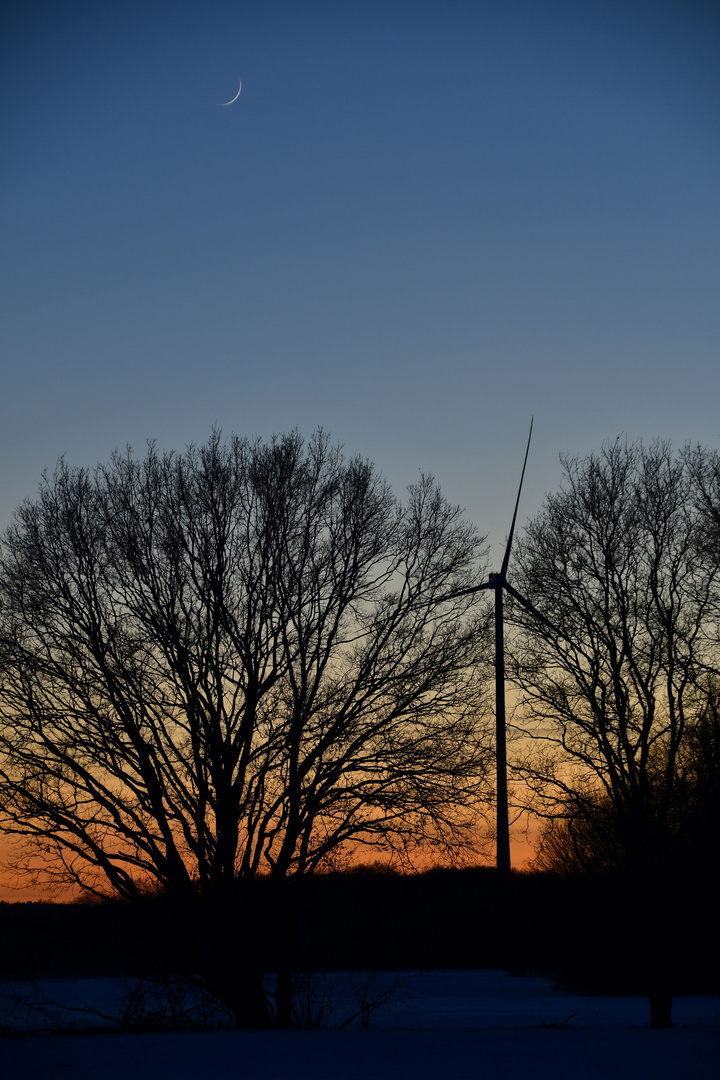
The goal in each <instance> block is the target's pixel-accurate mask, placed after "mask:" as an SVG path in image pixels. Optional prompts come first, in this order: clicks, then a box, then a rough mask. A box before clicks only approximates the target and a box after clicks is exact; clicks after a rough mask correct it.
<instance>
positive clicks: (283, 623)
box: [0, 433, 488, 1025]
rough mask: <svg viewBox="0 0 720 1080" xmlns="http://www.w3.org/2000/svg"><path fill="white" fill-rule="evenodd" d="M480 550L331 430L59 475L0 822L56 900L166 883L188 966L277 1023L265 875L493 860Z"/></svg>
mask: <svg viewBox="0 0 720 1080" xmlns="http://www.w3.org/2000/svg"><path fill="white" fill-rule="evenodd" d="M482 555H483V550H482V538H480V537H478V535H477V533H476V531H475V530H474V528H473V527H472V526H470V525H469V524H466V523H465V522H463V521H462V520H461V516H460V511H459V510H458V508H456V507H453V506H450V505H449V504H448V503H447V502H446V501H445V500H444V499H443V497H442V496H441V494H440V492H439V490H438V488H437V487H436V485H435V484H434V482H433V481H432V480H431V479H427V478H423V479H421V480H420V482H419V483H418V484H417V485H416V486H414V487H413V488H411V489H410V491H409V498H408V501H407V503H406V504H405V505H400V504H399V503H398V502H397V500H396V499H395V498H394V496H393V495H392V493H391V491H390V490H389V488H388V486H387V485H386V484H385V483H384V482H383V480H382V479H381V478H380V477H379V476H378V474H377V473H376V471H375V470H374V468H373V466H372V465H371V464H369V463H368V462H366V461H363V460H360V459H353V460H350V461H345V460H344V458H343V456H342V454H341V453H340V450H339V449H338V448H336V447H333V446H331V445H330V443H329V441H328V439H327V437H326V436H325V435H324V434H322V433H318V434H316V435H315V436H314V437H313V438H312V439H311V440H310V442H309V443H308V444H304V443H303V440H302V439H301V438H300V437H299V436H298V435H297V434H291V435H288V436H283V437H279V438H276V439H274V440H272V441H271V442H270V443H263V442H261V441H255V442H248V441H246V440H242V439H238V438H233V439H231V440H229V441H227V442H224V441H223V440H222V439H221V438H220V436H219V435H218V434H215V435H213V437H212V438H211V439H210V440H209V442H208V443H207V444H205V445H204V446H202V447H199V448H196V447H191V448H189V449H188V450H187V451H186V452H184V453H182V454H165V455H161V454H159V453H158V452H157V451H156V450H155V449H154V447H152V446H150V448H149V449H148V453H147V455H146V456H145V458H144V459H142V460H139V459H136V458H135V457H134V456H133V455H132V453H130V452H129V451H128V452H127V453H126V454H125V455H115V456H114V457H113V459H112V460H111V462H110V463H109V464H108V465H101V466H98V467H97V468H96V469H95V470H87V469H78V468H70V467H69V466H67V465H66V464H65V463H63V462H61V463H60V465H59V466H58V468H57V470H56V471H55V473H54V475H52V476H46V477H45V478H44V479H43V482H42V484H41V487H40V492H39V497H38V498H37V499H36V500H35V501H34V502H26V503H25V504H23V505H22V506H21V507H20V508H19V510H18V511H17V512H16V516H15V520H14V524H13V525H12V526H11V528H10V529H9V530H8V532H7V533H6V535H5V538H4V541H3V546H2V560H1V562H0V605H1V606H0V650H1V653H2V655H1V661H2V678H1V685H0V812H1V819H2V827H3V828H4V829H5V830H6V831H8V832H9V833H11V834H14V835H15V837H16V838H17V840H18V842H19V843H21V845H22V848H23V851H24V852H25V855H26V857H27V858H26V866H27V867H29V868H31V869H32V870H33V872H34V873H35V874H36V876H37V877H38V879H39V880H41V881H46V882H47V881H53V880H54V881H60V882H62V883H73V884H74V885H76V886H80V887H81V888H82V889H84V890H86V891H90V892H96V893H98V894H100V895H105V894H107V893H108V892H111V893H115V894H118V895H120V896H123V897H126V898H129V899H138V898H140V897H141V896H142V894H143V892H144V891H146V890H148V889H151V888H154V889H160V890H162V891H163V893H164V894H166V895H167V897H169V898H170V899H171V900H172V902H173V904H174V905H175V908H174V909H175V910H176V911H178V912H180V913H181V914H180V915H179V916H178V918H179V921H180V924H181V925H182V935H183V936H185V937H186V938H187V941H186V944H187V955H188V959H187V964H188V967H189V968H192V969H193V970H195V971H200V972H201V974H202V976H203V978H204V981H205V983H206V985H207V987H208V988H209V989H210V990H211V991H212V992H213V993H215V994H216V995H217V996H219V997H220V998H221V999H222V1000H223V1001H224V1003H225V1004H227V1005H228V1006H229V1007H230V1008H231V1009H232V1010H233V1012H234V1013H235V1015H236V1017H237V1021H238V1023H239V1024H246V1025H260V1024H264V1023H267V1022H268V1020H269V1016H268V1012H267V1007H266V1004H265V999H264V996H263V993H262V975H263V970H264V965H265V960H266V953H267V941H266V938H267V936H268V935H271V934H275V933H277V932H278V931H277V927H275V926H273V925H270V926H269V927H268V919H269V918H270V917H271V915H272V905H270V908H268V905H267V889H265V891H264V892H263V891H262V889H261V890H260V892H261V893H262V895H261V896H260V895H259V893H258V889H257V888H255V887H253V886H254V883H257V882H258V881H260V882H261V884H262V883H265V884H267V882H268V881H270V882H272V881H283V880H285V879H287V878H288V877H292V876H302V875H305V874H308V873H311V872H313V871H314V870H316V869H318V868H322V867H323V866H325V865H328V863H329V862H330V861H331V860H332V858H333V856H335V855H337V853H338V852H342V851H347V850H348V849H349V848H353V847H357V846H358V845H372V846H374V847H381V848H384V849H385V850H386V851H387V852H389V853H393V854H395V855H396V856H398V857H400V858H403V859H407V858H409V857H410V856H411V854H412V851H413V850H414V849H416V848H418V847H426V846H427V845H435V846H436V847H437V848H439V849H441V850H443V851H452V852H457V851H459V850H461V849H463V848H467V847H468V845H470V844H471V843H472V838H473V828H474V826H475V824H476V822H477V818H478V808H479V801H478V800H479V797H480V796H481V795H482V793H483V791H484V785H485V783H486V769H487V756H488V755H487V752H486V749H485V745H484V741H483V736H484V729H483V726H482V716H483V715H484V711H483V710H484V701H483V693H482V684H481V681H479V679H478V673H477V669H478V664H479V663H480V662H481V661H483V659H484V655H485V648H486V645H487V625H486V619H485V618H484V617H481V616H479V615H478V614H477V611H478V607H477V601H476V598H475V597H474V596H472V595H470V596H463V597H461V598H456V599H453V600H450V601H447V600H446V601H443V600H442V599H441V598H442V597H443V596H445V595H446V594H448V593H450V592H454V591H457V590H458V589H461V588H463V587H466V586H469V585H472V584H475V583H476V582H478V581H479V580H481V577H482V566H481V565H480V563H481V560H482Z"/></svg>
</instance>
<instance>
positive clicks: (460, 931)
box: [0, 868, 720, 994]
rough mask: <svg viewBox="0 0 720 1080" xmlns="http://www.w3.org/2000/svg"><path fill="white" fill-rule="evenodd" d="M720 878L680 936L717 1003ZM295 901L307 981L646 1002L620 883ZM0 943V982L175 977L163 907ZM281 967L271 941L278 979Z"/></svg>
mask: <svg viewBox="0 0 720 1080" xmlns="http://www.w3.org/2000/svg"><path fill="white" fill-rule="evenodd" d="M716 877H717V875H716V874H714V873H713V872H712V871H711V870H708V871H707V874H706V875H705V876H704V878H703V880H699V879H698V880H696V881H695V882H685V883H684V886H683V888H682V890H681V889H680V888H678V892H677V895H676V897H675V903H676V905H677V907H678V908H682V909H683V911H684V912H685V913H686V916H687V917H685V918H682V919H681V920H679V926H680V930H679V933H678V928H677V926H676V927H675V928H674V932H673V937H674V957H673V963H674V968H675V970H674V984H675V986H676V992H677V993H718V992H720V926H719V925H718V922H717V919H716V918H715V913H714V898H715V897H716V896H717V884H718V882H717V880H716ZM711 878H712V880H711ZM262 887H263V886H262V883H261V884H260V886H259V888H260V890H262ZM295 900H296V903H297V916H298V932H297V935H296V943H295V947H294V958H293V960H294V963H293V968H294V970H295V971H298V972H301V971H313V970H314V971H318V970H424V969H470V968H498V969H507V970H510V971H512V972H516V973H518V974H521V973H524V972H543V973H547V974H550V975H553V976H554V977H555V978H557V979H558V980H559V981H560V982H561V983H562V984H564V985H565V986H567V987H570V988H575V989H578V990H584V991H588V992H595V993H614V994H643V993H645V992H646V957H645V956H644V955H643V948H642V947H641V946H640V945H639V941H640V940H641V939H640V935H639V934H638V925H639V924H638V918H639V917H641V916H640V915H639V913H637V912H636V910H635V907H634V903H633V899H632V895H631V888H630V886H629V885H628V883H627V882H626V881H625V880H624V878H623V877H622V876H621V875H611V874H608V875H591V876H589V875H582V874H578V875H572V876H564V877H563V876H559V875H556V874H551V873H534V874H530V873H527V874H525V873H516V874H513V875H512V876H510V877H506V876H504V875H498V874H497V872H496V871H495V870H493V869H483V868H474V869H465V870H431V871H427V872H425V873H423V874H419V875H401V874H393V873H386V872H378V871H375V870H367V869H361V870H358V871H354V872H350V873H343V874H327V875H318V876H316V877H314V878H312V879H309V880H307V881H305V882H303V885H302V891H301V892H300V893H299V895H297V896H296V897H295ZM268 907H269V909H270V908H271V907H272V905H268ZM708 928H710V929H708ZM0 934H1V935H2V941H3V948H2V951H1V953H0V978H2V979H18V978H41V977H69V976H75V977H78V976H142V975H154V976H157V975H163V974H174V973H176V972H177V957H178V955H179V953H178V952H177V936H176V933H175V928H174V927H173V917H172V910H171V909H170V908H169V907H168V904H167V902H166V901H165V900H163V898H157V899H153V900H150V901H146V902H145V903H144V904H142V905H140V906H138V905H136V904H129V903H127V902H123V901H108V902H104V903H91V904H87V903H75V904H52V903H26V904H0ZM278 960H279V956H278V955H277V954H276V950H275V949H274V946H273V943H272V942H270V948H269V964H268V967H269V969H270V970H273V968H274V967H275V965H276V964H277V963H278Z"/></svg>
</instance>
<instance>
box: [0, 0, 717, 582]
mask: <svg viewBox="0 0 720 1080" xmlns="http://www.w3.org/2000/svg"><path fill="white" fill-rule="evenodd" d="M0 37H1V39H2V46H1V47H0V72H2V75H1V76H0V78H1V80H2V88H1V97H0V100H1V101H2V107H1V111H2V116H1V119H2V145H3V148H4V155H3V156H4V169H3V179H2V184H3V191H2V210H1V215H2V217H1V226H0V251H2V255H1V256H0V258H1V259H2V296H3V307H4V308H5V312H4V315H3V319H2V329H1V331H0V332H1V334H2V344H1V349H2V352H1V355H2V365H3V391H4V392H3V394H2V406H1V408H2V422H1V423H0V441H1V444H2V447H1V453H0V470H1V481H2V483H1V485H0V525H2V526H4V525H5V524H7V522H8V521H9V518H10V515H11V513H12V510H13V508H14V506H15V505H16V504H17V503H18V502H19V501H20V500H21V499H22V498H24V497H25V496H27V495H32V494H34V492H35V489H36V485H37V481H38V479H39V476H40V473H41V471H42V469H43V468H44V467H45V466H51V467H52V466H53V465H54V463H55V462H56V460H57V458H58V456H59V455H60V454H65V455H66V456H67V458H68V460H69V461H71V462H72V463H78V464H94V463H95V462H96V461H98V460H101V459H102V460H104V459H106V458H107V457H108V455H109V453H110V451H111V450H112V449H113V448H115V447H118V446H124V445H125V444H126V443H127V442H130V443H131V444H132V445H133V446H134V447H135V448H136V450H137V451H139V452H142V451H143V449H144V444H145V440H146V439H147V438H149V437H153V438H156V439H157V441H158V442H159V444H160V445H161V446H162V447H167V448H170V447H177V448H181V447H182V446H184V445H185V444H186V443H187V442H189V441H191V440H195V441H199V440H203V439H205V438H206V437H207V435H208V434H209V432H210V429H211V427H212V426H213V425H219V426H220V427H222V428H223V430H225V431H227V432H230V431H235V432H238V433H240V434H249V435H252V434H260V435H263V436H269V435H271V434H272V433H273V432H278V431H285V430H288V429H290V428H293V427H295V426H297V427H299V428H300V430H301V431H303V432H306V433H309V432H310V431H311V430H312V429H314V428H315V427H316V426H317V425H322V426H323V427H325V428H326V429H329V430H330V431H331V432H332V434H333V435H334V436H335V437H336V438H338V439H339V440H340V441H342V442H343V443H344V444H345V446H346V448H347V450H348V451H349V452H357V451H359V452H361V453H363V454H365V455H367V456H369V457H371V458H372V459H373V460H374V461H375V462H376V464H377V465H378V466H379V467H380V469H381V470H382V471H383V472H384V473H385V474H386V475H387V476H388V477H389V479H390V480H391V481H392V482H393V483H394V484H395V485H396V486H397V488H398V490H402V488H404V486H405V485H406V484H407V483H410V482H412V481H413V480H414V479H416V477H417V475H418V471H419V470H424V471H427V472H432V473H434V474H435V475H436V476H437V478H438V479H439V480H440V482H441V484H442V486H443V488H444V489H445V490H446V492H447V493H448V494H449V495H450V496H451V497H452V498H453V499H454V500H455V501H458V502H461V503H462V504H463V505H465V506H466V507H467V509H468V512H469V514H470V516H471V517H472V518H473V520H475V521H476V523H477V524H478V525H479V526H480V528H481V529H482V530H483V531H484V532H487V533H489V534H490V538H491V540H492V541H493V549H492V550H493V558H494V561H497V560H498V558H499V555H500V551H501V545H502V541H503V538H504V536H505V534H506V532H507V529H508V527H509V518H510V514H511V511H512V503H513V501H514V489H515V487H516V484H517V480H518V474H519V470H520V466H521V463H522V454H523V451H524V443H525V439H526V435H527V428H528V424H529V420H530V415H531V414H533V413H534V415H535V437H534V444H533V450H532V452H531V458H530V463H529V466H528V476H527V482H526V492H525V493H524V495H523V504H522V507H521V520H522V518H523V517H526V516H527V515H529V514H531V513H533V512H534V511H535V510H536V509H537V508H538V506H539V504H540V501H541V499H542V495H543V493H544V492H545V491H547V490H551V489H553V488H554V487H555V486H556V485H557V483H558V480H559V477H560V469H559V465H558V453H559V452H560V451H566V452H570V453H585V452H587V451H589V450H590V449H593V448H597V447H599V445H600V444H601V443H602V441H603V440H604V439H614V438H615V437H616V436H617V435H618V434H619V433H621V432H624V433H627V435H628V436H629V437H630V438H635V437H638V436H642V437H643V438H646V439H650V438H653V437H656V436H660V437H663V438H669V439H672V440H673V442H675V443H683V442H684V441H686V440H690V441H698V440H699V441H701V442H704V443H706V444H708V445H711V446H717V445H718V436H719V435H720V410H719V408H718V405H719V403H720V395H719V394H718V391H719V390H720V364H719V363H718V330H719V329H720V304H719V303H718V296H719V290H718V278H719V276H720V275H719V272H718V271H719V269H720V227H719V226H720V213H719V209H720V203H719V201H718V192H719V190H720V188H719V183H718V182H719V181H720V131H719V126H718V119H719V115H720V95H719V90H720V67H719V65H718V46H719V45H720V9H718V7H717V6H716V5H715V4H713V3H710V2H705V3H701V2H692V0H684V2H681V0H676V2H674V3H669V2H664V0H652V2H648V3H644V2H640V0H625V2H623V3H614V2H612V0H598V2H592V0H591V2H583V0H567V2H562V0H558V2H553V0H549V2H546V0H508V2H506V3H504V4H498V3H489V2H485V0H475V2H470V0H442V2H441V0H431V2H423V0H415V2H412V3H410V2H407V3H406V2H402V0H399V2H394V0H384V2H375V0H346V2H338V0H328V2H321V0H319V2H313V0H294V2H284V0H235V2H231V0H204V2H200V0H176V2H174V3H172V4H167V3H162V2H160V0H141V2H139V0H123V2H119V0H118V2H105V0H63V3H62V4H59V3H57V2H54V0H51V2H41V0H20V2H10V3H8V4H6V5H5V14H4V15H3V24H2V26H1V27H0ZM240 78H242V83H243V90H242V94H241V96H240V98H239V100H238V101H237V102H236V103H235V104H234V105H232V106H230V107H228V108H219V107H218V104H217V103H218V102H222V101H227V100H228V99H229V98H231V97H232V96H233V94H234V93H235V92H236V90H237V85H238V79H240Z"/></svg>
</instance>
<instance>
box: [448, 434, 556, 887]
mask: <svg viewBox="0 0 720 1080" xmlns="http://www.w3.org/2000/svg"><path fill="white" fill-rule="evenodd" d="M532 429H533V421H532V419H531V420H530V433H529V435H528V441H527V446H526V448H525V460H524V461H523V467H522V473H521V475H520V486H519V487H518V493H517V499H516V500H515V511H514V513H513V517H512V524H511V526H510V535H509V536H508V540H507V544H506V546H505V554H504V556H503V561H502V566H501V568H500V572H499V573H498V574H490V576H489V578H488V580H487V581H484V582H483V583H482V585H474V586H473V587H472V588H470V589H461V590H460V591H458V592H454V593H448V594H447V595H446V596H443V597H442V599H443V600H451V599H453V598H454V597H456V596H467V595H468V594H469V593H476V592H480V591H481V590H482V589H492V590H493V591H494V593H495V754H496V760H497V788H496V801H497V868H498V870H502V871H505V872H509V870H510V822H509V814H508V787H507V734H506V726H505V634H504V627H503V590H507V592H508V593H509V594H510V595H511V596H512V597H514V598H515V599H516V600H517V601H518V603H520V604H522V606H523V607H524V608H526V609H527V610H528V611H530V612H531V613H532V614H533V615H534V616H535V617H536V618H537V619H539V620H540V621H541V622H543V623H545V625H546V626H549V627H550V629H551V630H552V631H553V632H554V633H556V634H560V631H559V630H558V629H557V627H555V626H553V624H552V623H551V622H550V621H549V619H546V618H545V616H544V615H541V614H540V612H539V611H538V610H537V608H536V607H535V606H534V605H533V604H531V603H530V601H529V600H527V599H526V598H525V597H524V596H523V595H522V594H521V593H519V592H518V591H517V589H514V588H513V587H512V585H511V584H510V582H509V581H508V580H507V569H508V563H509V562H510V551H511V548H512V542H513V534H514V532H515V522H516V520H517V512H518V506H519V505H520V493H521V491H522V486H523V480H524V479H525V466H526V465H527V459H528V454H529V453H530V440H531V439H532ZM561 636H564V635H561Z"/></svg>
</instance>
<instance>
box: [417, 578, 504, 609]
mask: <svg viewBox="0 0 720 1080" xmlns="http://www.w3.org/2000/svg"><path fill="white" fill-rule="evenodd" d="M494 588H495V582H494V581H483V583H482V585H472V586H471V587H470V588H469V589H458V591H457V592H449V593H445V595H444V596H439V597H438V598H437V600H433V601H432V602H433V604H442V603H443V601H444V600H454V599H455V597H456V596H469V595H470V593H476V592H482V590H483V589H494Z"/></svg>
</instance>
